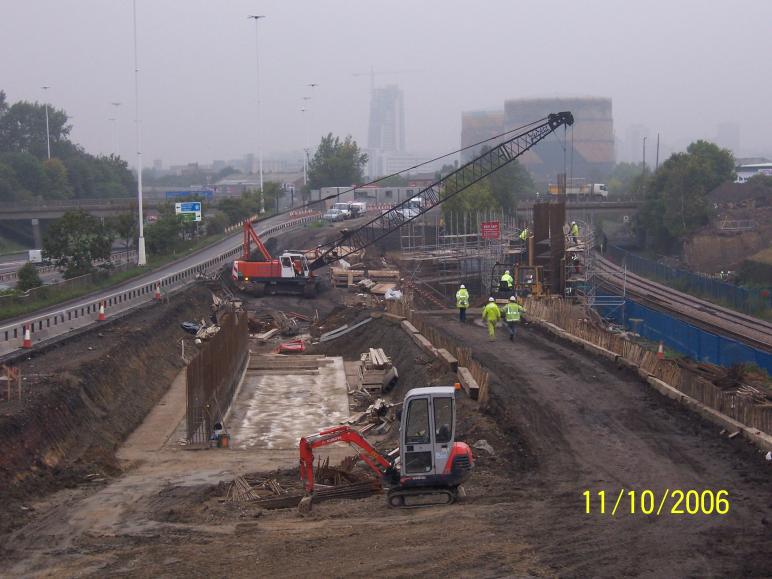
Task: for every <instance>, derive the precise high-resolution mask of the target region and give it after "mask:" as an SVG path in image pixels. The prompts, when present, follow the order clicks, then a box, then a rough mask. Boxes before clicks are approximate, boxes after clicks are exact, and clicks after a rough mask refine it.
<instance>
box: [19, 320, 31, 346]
mask: <svg viewBox="0 0 772 579" xmlns="http://www.w3.org/2000/svg"><path fill="white" fill-rule="evenodd" d="M21 347H22V348H27V349H29V348H31V347H32V335H31V334H30V331H29V326H26V325H25V326H24V341H23V342H22V343H21Z"/></svg>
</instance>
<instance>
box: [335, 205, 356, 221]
mask: <svg viewBox="0 0 772 579" xmlns="http://www.w3.org/2000/svg"><path fill="white" fill-rule="evenodd" d="M330 209H337V210H338V211H340V212H341V213H342V214H343V218H344V219H351V218H352V217H354V214H353V212H352V211H351V203H343V202H339V203H333V205H332V207H331V208H330Z"/></svg>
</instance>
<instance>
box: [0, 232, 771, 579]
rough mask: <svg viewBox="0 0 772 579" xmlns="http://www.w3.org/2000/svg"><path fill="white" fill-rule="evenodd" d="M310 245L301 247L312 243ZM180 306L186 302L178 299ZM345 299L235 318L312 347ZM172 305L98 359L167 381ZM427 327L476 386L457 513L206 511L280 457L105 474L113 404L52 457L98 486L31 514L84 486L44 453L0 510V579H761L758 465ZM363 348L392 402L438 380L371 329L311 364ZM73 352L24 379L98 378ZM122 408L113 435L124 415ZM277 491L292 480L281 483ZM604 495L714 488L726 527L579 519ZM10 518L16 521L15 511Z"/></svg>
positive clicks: (706, 518) (683, 428) (765, 561)
mask: <svg viewBox="0 0 772 579" xmlns="http://www.w3.org/2000/svg"><path fill="white" fill-rule="evenodd" d="M310 231H311V232H312V233H313V234H314V235H315V236H316V237H315V238H314V239H322V238H323V237H324V235H326V234H327V233H328V232H325V231H313V230H310ZM308 233H309V231H306V232H298V233H297V234H296V235H297V236H298V237H297V238H295V239H285V240H283V241H286V244H287V245H292V244H293V243H294V244H295V245H296V246H298V244H299V243H300V242H302V241H304V240H305V239H307V238H305V237H303V236H304V235H307V234H308ZM302 245H304V246H309V245H310V244H309V243H308V242H306V243H303V244H302ZM197 291H198V292H200V291H201V290H194V292H193V293H192V295H197V294H196V292H197ZM206 295H207V294H206V293H205V292H203V293H201V296H204V297H205V296H206ZM346 295H347V294H346V292H345V291H344V290H329V291H327V292H324V293H323V294H322V295H321V296H320V297H319V299H318V300H314V301H313V302H311V301H307V300H303V299H301V298H292V297H271V298H265V299H263V300H261V301H260V302H254V303H252V305H251V306H250V308H251V309H253V310H260V311H267V310H268V309H270V308H278V309H283V310H291V311H298V312H301V313H306V314H310V313H313V312H315V311H318V313H319V315H320V316H321V317H322V318H326V317H327V318H328V321H327V322H326V328H325V330H329V329H333V328H334V327H337V326H338V325H340V324H341V323H344V322H345V321H347V320H353V319H358V318H359V317H361V316H363V315H366V312H364V311H363V310H360V309H357V308H355V307H345V308H344V307H341V305H340V304H341V303H342V302H343V300H344V298H345V297H346ZM180 300H181V303H184V304H188V305H187V306H185V307H184V308H182V309H181V310H179V311H177V312H176V313H175V314H174V315H177V316H178V318H185V317H192V316H191V314H190V313H189V311H190V310H189V309H186V308H195V307H196V306H195V304H200V305H201V306H202V307H203V306H204V305H205V304H204V303H202V298H201V297H199V298H195V299H193V298H187V297H186V298H180ZM203 301H205V300H203ZM173 304H174V302H173ZM173 304H170V307H169V310H170V314H169V315H170V317H164V318H163V320H162V323H160V324H158V323H156V321H157V320H154V319H152V316H150V315H146V316H145V317H142V314H139V317H137V318H136V319H135V318H134V317H132V318H127V319H126V320H125V322H121V323H125V324H127V325H126V327H127V328H136V329H138V330H139V328H141V327H145V326H147V329H146V330H144V333H143V334H141V336H142V337H143V338H144V340H135V341H130V342H121V341H120V339H119V338H118V337H117V336H112V339H111V340H110V342H111V343H112V342H113V341H115V343H116V347H118V344H121V345H122V346H121V347H122V348H123V350H125V352H126V354H127V356H128V355H129V354H130V355H131V357H133V356H135V355H136V356H137V357H138V359H139V360H144V359H156V358H159V357H160V358H161V359H162V360H166V362H165V363H164V365H163V367H164V368H166V370H165V374H164V376H166V377H168V376H171V375H172V374H174V371H175V370H176V369H177V368H178V365H177V364H176V363H175V361H174V360H173V358H174V354H175V353H176V352H177V347H176V343H175V341H174V340H172V339H171V337H172V336H173V335H174V336H175V338H176V334H175V331H176V330H175V328H174V325H175V324H174V323H172V321H171V317H173V316H172V305H173ZM175 307H181V306H175ZM156 313H157V312H156ZM199 317H200V316H199ZM132 320H133V321H132ZM434 323H436V324H437V325H438V326H439V327H441V328H442V329H443V331H445V332H447V333H448V334H450V335H451V336H453V337H454V338H455V339H456V340H457V341H458V342H459V343H460V344H465V345H468V346H470V347H471V348H472V350H473V353H474V356H475V357H476V358H477V359H478V360H479V361H480V362H482V363H483V364H484V365H485V366H486V367H487V368H489V369H490V370H491V371H492V372H493V373H494V376H493V380H492V382H491V403H490V406H489V409H488V411H487V412H485V413H483V412H480V411H479V409H478V407H477V404H476V403H475V402H473V401H471V400H469V399H467V398H466V397H465V396H461V397H460V405H459V413H458V419H459V428H458V433H459V436H458V437H459V439H462V440H465V441H467V442H469V443H474V442H476V441H478V440H480V439H485V440H486V441H488V442H489V443H490V444H491V445H492V446H493V448H494V453H495V454H493V455H489V454H488V453H486V452H485V451H482V450H479V451H475V454H476V456H477V459H478V462H477V469H476V471H475V473H474V475H473V477H472V478H471V479H470V481H469V483H468V484H467V485H465V486H466V490H467V494H468V496H467V497H466V499H464V500H463V501H462V502H460V503H458V504H455V505H450V506H442V507H432V508H425V509H413V510H393V509H389V508H388V507H387V506H386V504H385V500H384V497H383V496H373V497H370V498H367V499H360V500H347V501H345V500H341V501H330V502H325V503H321V504H318V505H316V506H315V508H314V510H313V512H312V513H311V515H309V516H306V517H302V516H300V515H299V514H298V513H297V511H295V510H294V509H280V510H271V511H268V510H265V511H263V510H259V509H256V508H254V507H249V506H238V505H233V504H231V503H227V502H223V501H222V496H221V492H222V487H221V486H220V485H219V484H218V482H219V481H223V480H225V481H227V480H231V479H232V478H233V476H234V474H237V473H238V472H255V471H257V472H260V473H263V474H266V475H267V474H268V473H269V472H270V471H273V470H275V469H276V468H280V469H288V468H291V466H292V461H293V460H296V459H293V457H292V456H283V455H282V456H280V455H279V454H278V453H277V454H276V455H275V456H273V457H270V456H265V455H260V456H258V455H253V456H252V455H248V454H245V453H241V452H235V451H233V452H228V451H225V452H217V451H204V452H199V453H195V452H190V451H177V452H176V453H174V452H166V453H165V454H164V453H157V454H156V453H153V452H149V453H146V454H144V455H143V456H142V460H139V461H136V462H133V463H130V464H129V463H125V462H124V463H122V462H120V461H119V460H117V459H116V458H115V448H116V446H117V445H118V444H119V443H120V441H121V440H122V439H123V438H125V430H126V428H128V425H129V424H133V423H135V422H136V421H137V416H136V414H135V412H138V411H137V410H135V409H133V408H132V407H131V405H130V404H129V403H128V402H127V401H128V400H130V399H132V398H137V397H136V396H134V397H132V396H124V397H123V398H122V399H120V400H116V401H115V403H113V404H112V405H106V404H105V401H102V402H101V405H94V404H92V403H88V404H84V408H88V409H90V410H91V411H92V413H91V414H90V415H89V416H91V415H94V416H101V417H102V420H101V422H99V421H98V423H99V424H108V423H109V424H112V423H113V422H115V423H116V424H117V425H118V427H117V428H115V430H114V431H109V432H108V431H107V430H98V429H97V430H94V431H93V432H92V433H91V434H90V435H89V434H87V433H84V434H83V437H82V439H83V440H89V439H91V440H93V441H99V442H92V443H91V444H90V445H84V444H74V445H72V446H71V447H64V448H63V449H62V450H66V449H67V448H75V449H81V448H82V447H84V446H86V447H87V448H92V447H93V448H95V449H99V452H100V453H101V454H99V453H96V452H94V453H93V455H97V454H99V456H102V457H104V459H103V460H98V461H96V464H95V463H94V462H87V463H86V464H87V465H88V467H87V468H86V470H90V469H92V468H94V467H95V466H99V465H105V468H102V470H100V471H99V472H100V478H104V479H105V480H104V482H97V483H93V482H88V481H86V480H84V479H83V478H82V477H81V478H80V479H78V478H77V477H75V481H76V482H77V483H78V484H77V485H75V486H74V488H70V489H66V490H64V491H60V492H59V493H58V494H54V495H46V496H44V497H43V498H42V499H37V500H34V497H35V496H39V495H40V494H41V493H42V494H43V495H45V494H46V492H48V491H50V490H53V489H55V488H56V487H57V486H61V484H63V483H61V482H58V481H59V480H60V477H63V480H65V481H66V480H68V479H67V476H69V475H68V474H67V473H71V472H84V471H82V470H78V460H70V459H69V453H68V452H62V453H61V456H62V457H66V458H67V460H64V459H62V460H60V461H59V463H58V465H57V468H59V471H58V472H57V471H56V470H52V469H50V468H49V467H46V468H43V467H41V466H40V464H41V463H40V462H37V463H35V464H36V466H37V468H38V469H42V470H43V471H44V472H45V473H46V475H45V478H46V480H49V481H53V482H51V483H50V486H44V487H41V488H40V489H37V488H29V487H27V486H26V485H24V484H22V485H15V486H14V488H16V489H17V491H16V492H17V493H19V495H18V496H17V498H16V501H17V502H15V503H5V504H6V506H8V505H10V504H12V505H13V506H14V508H15V509H16V510H15V511H13V513H11V512H10V511H8V510H6V512H4V513H3V519H4V520H5V519H6V516H8V515H10V514H13V516H14V518H15V520H16V523H15V524H16V525H17V526H21V528H20V529H19V530H17V531H16V532H15V533H13V534H6V535H5V536H4V537H3V540H2V542H1V543H0V544H2V545H4V549H5V550H4V552H3V553H2V559H1V560H0V574H17V575H37V576H76V575H77V576H104V575H107V574H109V575H117V576H132V577H151V576H153V577H156V576H193V577H204V576H207V577H211V576H229V577H231V576H232V577H252V576H281V577H295V576H311V575H314V576H362V575H383V576H415V575H428V576H437V575H449V576H475V577H478V576H479V577H497V576H568V577H585V576H606V577H612V576H613V577H618V576H650V577H683V576H731V577H740V576H742V577H761V576H768V573H769V568H770V564H771V562H772V531H771V530H770V524H772V484H770V463H768V462H766V461H764V459H763V455H762V454H761V453H759V452H758V451H756V450H755V449H754V448H753V447H751V446H750V445H748V444H747V443H746V442H745V441H743V440H741V437H737V438H734V439H732V440H729V439H727V437H726V436H725V435H724V436H722V435H721V434H720V433H719V430H720V429H718V428H717V427H715V426H713V425H712V424H709V423H706V422H704V421H702V420H701V419H698V418H696V417H695V416H693V415H692V414H690V413H688V412H686V411H684V410H683V409H682V408H681V407H680V406H678V405H676V404H675V403H673V402H671V401H670V400H668V399H665V398H663V397H661V396H659V395H658V394H656V393H655V392H653V391H652V390H651V389H650V388H649V387H648V386H647V385H646V384H645V383H642V382H641V381H640V380H639V379H638V378H637V377H636V376H632V375H630V374H627V373H625V372H623V371H620V370H618V369H617V368H616V367H614V366H611V365H608V364H606V363H605V362H603V361H600V360H597V359H595V358H592V357H590V356H589V355H588V354H587V353H585V352H582V351H575V350H574V349H572V348H571V347H569V346H567V345H565V344H562V343H559V342H556V341H555V340H553V339H552V338H551V337H550V336H548V335H545V334H543V333H542V332H541V331H539V330H536V329H533V328H531V327H524V328H521V331H520V334H519V335H518V337H517V340H516V341H515V342H514V343H512V342H509V341H507V340H505V339H504V337H503V336H502V335H499V337H498V341H496V342H495V343H489V342H486V341H485V330H484V329H483V328H482V327H479V326H476V325H473V324H467V325H465V326H461V325H460V324H458V322H456V321H455V319H452V318H449V317H448V318H435V319H434ZM167 327H168V329H166V328H167ZM154 332H156V333H158V334H159V336H158V339H154V338H153V333H154ZM180 332H181V331H180ZM103 339H104V338H103ZM92 340H94V343H98V342H97V341H96V339H95V338H92ZM135 342H138V343H140V344H142V343H146V344H147V346H148V349H147V351H146V353H145V354H144V355H143V354H142V353H140V352H134V351H133V350H131V349H130V347H129V343H131V344H134V343H135ZM83 344H84V345H85V344H86V342H83ZM89 344H90V342H89ZM151 346H152V349H151ZM366 347H382V348H384V350H386V352H387V353H388V354H390V355H391V356H392V357H393V358H394V360H395V362H396V365H397V367H398V368H399V370H400V381H399V383H398V386H397V388H396V389H395V390H394V391H393V392H392V393H391V397H392V398H393V399H395V400H398V399H399V398H400V397H401V396H402V395H403V394H404V392H405V391H406V390H407V389H408V388H410V387H413V386H421V385H427V384H444V383H448V382H449V381H451V380H452V375H450V374H448V373H447V371H446V370H445V368H444V367H442V366H441V365H439V364H438V363H437V362H436V361H433V360H430V359H429V357H428V356H427V355H426V354H424V353H423V352H422V351H421V350H419V349H418V348H417V347H416V346H415V345H414V344H413V342H412V341H410V340H409V339H408V338H407V337H406V335H405V334H404V333H403V332H402V331H401V330H400V329H399V327H398V326H395V325H392V324H390V323H389V322H387V321H385V320H374V321H373V322H371V323H369V324H367V325H365V326H363V327H362V328H360V329H358V330H355V331H354V332H351V333H350V334H348V335H346V336H344V337H342V338H339V339H338V340H335V341H332V342H329V343H326V344H324V346H323V347H317V348H316V350H315V351H318V352H324V353H327V354H330V355H333V354H334V355H342V356H344V358H346V359H355V358H357V357H358V356H359V353H360V352H361V351H363V349H364V348H366ZM109 351H111V352H112V351H113V350H109ZM85 352H88V353H89V354H85V353H84V349H83V348H80V349H73V350H71V353H70V354H69V355H67V353H66V351H64V350H63V351H62V353H61V355H60V356H59V358H55V357H52V358H50V360H51V362H48V363H46V362H44V361H43V360H44V358H46V357H47V356H48V355H46V356H41V357H39V358H37V359H36V360H37V361H36V363H37V364H39V365H40V366H38V368H40V369H39V370H38V371H39V372H41V373H45V372H50V373H57V372H58V371H59V369H60V368H61V369H62V370H63V371H62V372H61V374H62V375H64V370H65V369H66V371H67V373H68V374H77V375H78V376H89V377H93V376H97V375H100V374H99V373H98V372H97V370H98V369H99V368H100V364H102V363H103V362H102V359H103V357H101V356H100V357H99V358H97V357H96V356H95V355H92V354H90V352H91V351H89V350H87V349H86V350H85ZM116 355H117V352H116ZM46 364H47V365H46ZM113 371H114V369H113ZM108 374H109V372H108ZM118 377H120V375H118V374H116V378H118ZM114 382H115V385H116V386H117V385H119V384H123V386H122V387H121V388H116V390H118V391H121V390H123V389H125V388H126V382H125V381H119V380H115V381H114ZM134 382H136V381H134ZM132 383H133V382H132ZM153 396H155V398H148V400H147V401H146V406H150V405H152V404H154V402H155V400H157V399H158V397H159V396H160V392H159V393H155V394H153ZM71 398H72V399H77V398H82V396H81V395H80V393H78V396H75V397H71ZM105 398H106V399H107V400H110V399H111V397H110V396H106V397H105ZM127 404H129V406H128V407H127V410H129V411H128V412H127V414H128V415H130V416H132V417H133V418H132V420H127V419H125V418H124V416H123V414H124V406H126V405H127ZM95 410H99V412H96V411H95ZM79 415H80V414H77V416H79ZM140 418H141V417H140ZM0 424H2V422H0ZM80 424H81V425H82V424H88V423H87V422H81V423H80ZM122 425H125V426H122ZM320 426H323V425H320ZM37 428H38V429H39V430H41V431H44V430H45V426H37ZM82 428H83V429H84V430H85V429H89V428H91V427H90V426H83V427H82ZM74 430H77V429H74ZM8 432H10V431H8ZM89 436H90V438H89ZM103 439H104V440H103ZM31 448H34V445H33V446H31ZM75 454H76V455H78V456H81V457H82V456H86V455H88V454H89V453H86V454H84V453H83V452H81V451H79V452H77V453H75ZM161 455H162V456H161ZM235 455H239V461H240V462H239V464H238V465H237V466H236V465H234V464H233V460H235V459H233V458H232V457H233V456H235ZM274 464H275V465H276V466H273V465H274ZM17 466H19V468H20V471H19V472H21V473H24V472H27V473H29V472H30V471H31V467H30V465H27V466H25V465H24V464H23V463H19V465H17ZM107 466H112V467H113V468H112V470H110V469H108V468H107ZM25 468H26V470H25ZM119 469H122V470H123V472H122V473H121V471H120V470H119ZM239 469H240V470H239ZM3 472H4V473H6V471H3ZM8 474H13V473H11V472H10V471H7V474H6V476H8ZM140 475H141V476H140ZM25 476H27V477H29V476H30V475H29V474H27V475H25ZM282 476H284V477H285V480H287V481H289V480H291V470H289V471H288V470H284V471H283V474H282ZM287 484H289V483H287ZM19 489H21V490H19ZM25 489H26V490H25ZM621 489H625V490H626V491H627V490H635V491H637V492H638V493H641V492H643V491H644V490H652V491H654V492H655V494H656V497H657V498H659V497H661V496H662V495H663V492H664V491H665V489H668V490H669V491H672V490H675V489H682V490H683V491H687V490H691V489H696V490H704V489H708V490H713V491H718V490H726V491H728V493H729V502H730V510H729V513H728V514H726V515H721V516H719V515H715V514H714V515H688V514H684V515H675V514H669V512H668V509H665V513H662V514H661V515H660V516H656V515H641V514H638V513H636V514H630V509H629V504H628V506H627V508H625V507H624V505H625V503H624V502H623V504H622V508H621V509H620V511H619V512H617V513H616V515H614V516H611V515H610V514H609V513H610V511H611V509H612V507H613V504H607V507H606V513H607V514H600V513H599V512H598V510H599V507H598V505H597V502H595V503H593V505H592V513H591V514H586V513H585V502H584V497H583V495H582V493H583V492H584V491H585V490H590V491H591V492H593V493H597V491H600V490H605V491H606V492H607V495H608V496H610V497H612V498H609V499H607V502H611V503H613V502H614V498H615V497H616V496H617V493H618V492H619V491H620V490H621ZM25 493H26V494H25ZM595 496H597V495H595ZM22 499H23V500H22ZM19 501H21V502H19ZM20 506H23V507H25V508H27V509H30V508H31V509H34V510H27V511H23V510H20ZM670 506H672V502H671V503H670Z"/></svg>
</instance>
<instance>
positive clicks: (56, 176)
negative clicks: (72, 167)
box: [43, 158, 72, 199]
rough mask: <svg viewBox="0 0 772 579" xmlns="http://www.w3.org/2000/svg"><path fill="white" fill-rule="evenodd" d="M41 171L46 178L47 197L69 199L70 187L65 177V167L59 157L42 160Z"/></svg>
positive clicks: (45, 194)
mask: <svg viewBox="0 0 772 579" xmlns="http://www.w3.org/2000/svg"><path fill="white" fill-rule="evenodd" d="M43 172H44V173H45V175H46V179H47V190H46V191H45V192H44V196H45V197H46V198H47V199H69V198H71V197H72V187H70V181H69V180H68V179H67V167H65V166H64V163H62V161H61V160H59V159H56V158H54V159H48V160H46V161H43Z"/></svg>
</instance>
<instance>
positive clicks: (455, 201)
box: [442, 179, 501, 220]
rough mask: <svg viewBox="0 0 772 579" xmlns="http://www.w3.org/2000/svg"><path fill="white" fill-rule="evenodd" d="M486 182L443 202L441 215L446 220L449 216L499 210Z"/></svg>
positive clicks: (468, 188) (472, 186) (496, 200)
mask: <svg viewBox="0 0 772 579" xmlns="http://www.w3.org/2000/svg"><path fill="white" fill-rule="evenodd" d="M486 181H487V180H486V179H483V180H482V181H479V182H478V183H475V184H474V185H471V186H470V187H467V188H466V189H464V190H463V191H462V192H461V193H458V194H456V195H454V196H453V197H451V198H450V199H448V200H447V201H445V202H444V203H443V204H442V213H443V215H445V216H446V220H447V218H448V217H447V216H449V215H451V214H455V215H461V214H463V213H467V212H471V211H479V210H491V211H495V210H499V209H501V205H500V204H499V201H498V199H496V197H495V196H494V195H493V193H492V192H491V186H490V183H488V182H486Z"/></svg>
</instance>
